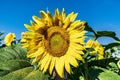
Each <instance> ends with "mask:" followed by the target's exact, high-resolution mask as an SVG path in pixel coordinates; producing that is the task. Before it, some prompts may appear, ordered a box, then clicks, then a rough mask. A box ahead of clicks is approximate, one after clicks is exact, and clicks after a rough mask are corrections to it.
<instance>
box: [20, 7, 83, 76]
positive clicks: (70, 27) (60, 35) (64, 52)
mask: <svg viewBox="0 0 120 80" xmlns="http://www.w3.org/2000/svg"><path fill="white" fill-rule="evenodd" d="M40 14H41V18H39V17H37V16H33V17H32V18H33V20H34V21H30V23H31V25H27V24H24V26H25V27H26V28H27V29H28V31H27V32H23V33H22V39H21V42H24V44H23V47H24V48H26V49H28V53H27V57H28V58H33V61H32V64H34V63H36V62H38V66H39V69H40V70H42V71H43V72H46V71H47V70H48V71H49V73H50V74H52V73H53V71H54V70H55V71H56V72H57V74H58V75H59V76H60V77H61V78H64V72H65V71H67V72H68V73H69V74H71V73H72V70H71V67H70V65H72V66H74V67H77V66H78V62H77V60H81V61H83V58H82V56H81V55H82V54H84V53H83V51H82V50H84V49H85V48H84V46H83V44H84V39H85V36H84V34H85V31H84V28H85V22H82V21H80V20H76V21H75V19H76V17H77V15H78V13H74V12H71V13H70V14H68V16H66V13H65V10H64V9H63V10H62V13H60V12H59V10H58V9H56V10H55V15H54V16H52V15H51V14H50V12H49V11H47V12H44V11H40Z"/></svg>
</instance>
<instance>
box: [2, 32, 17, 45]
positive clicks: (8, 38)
mask: <svg viewBox="0 0 120 80" xmlns="http://www.w3.org/2000/svg"><path fill="white" fill-rule="evenodd" d="M14 40H15V34H14V33H8V34H7V35H6V36H5V39H4V42H5V44H6V46H11V43H12V42H13V41H14Z"/></svg>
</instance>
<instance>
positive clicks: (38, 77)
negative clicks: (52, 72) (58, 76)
mask: <svg viewBox="0 0 120 80" xmlns="http://www.w3.org/2000/svg"><path fill="white" fill-rule="evenodd" d="M48 77H49V76H48V75H45V74H43V73H42V72H41V71H39V70H35V71H32V72H31V73H30V74H28V75H27V76H26V77H25V78H24V79H23V80H48Z"/></svg>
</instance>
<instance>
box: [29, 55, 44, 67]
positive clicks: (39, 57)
mask: <svg viewBox="0 0 120 80" xmlns="http://www.w3.org/2000/svg"><path fill="white" fill-rule="evenodd" d="M41 57H42V55H39V56H37V57H35V58H34V59H33V61H32V63H31V64H32V65H33V64H35V63H36V62H38V61H39V60H40V59H41Z"/></svg>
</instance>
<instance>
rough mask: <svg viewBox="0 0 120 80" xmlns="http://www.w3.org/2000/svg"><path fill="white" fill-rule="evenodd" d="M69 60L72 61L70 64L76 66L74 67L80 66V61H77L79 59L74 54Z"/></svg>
mask: <svg viewBox="0 0 120 80" xmlns="http://www.w3.org/2000/svg"><path fill="white" fill-rule="evenodd" d="M68 60H69V62H70V64H71V65H72V66H74V67H77V66H78V62H77V60H76V59H75V58H74V57H72V56H69V59H68Z"/></svg>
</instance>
